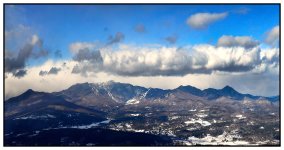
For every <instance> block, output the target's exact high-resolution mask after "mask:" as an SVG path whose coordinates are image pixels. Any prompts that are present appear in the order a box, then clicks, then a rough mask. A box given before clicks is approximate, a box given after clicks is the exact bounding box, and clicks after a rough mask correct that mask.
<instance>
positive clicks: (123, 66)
mask: <svg viewBox="0 0 284 150" xmlns="http://www.w3.org/2000/svg"><path fill="white" fill-rule="evenodd" d="M279 9H280V8H279V5H5V78H6V80H5V82H6V85H9V86H7V87H6V88H5V89H6V90H5V91H6V93H5V95H6V96H13V95H17V94H19V93H20V92H23V91H24V90H26V89H29V88H32V89H34V90H42V91H58V90H62V89H64V88H67V87H68V86H70V85H72V84H75V83H78V82H100V81H101V82H104V81H108V80H115V81H119V82H128V83H131V84H136V85H141V86H148V87H159V88H175V87H177V86H179V85H193V86H196V87H198V88H201V89H205V88H209V87H213V88H222V87H224V86H226V85H230V86H232V87H234V88H235V89H236V90H238V91H240V92H243V93H251V94H255V95H265V96H267V95H268V96H269V95H277V94H279V86H278V84H279V44H278V43H279V30H280V29H279ZM56 51H58V52H59V53H60V54H61V57H60V56H59V55H55V52H56ZM63 63H64V64H65V65H62V64H63ZM52 68H53V69H52ZM51 70H52V71H51ZM62 78H64V79H65V78H69V79H70V80H68V81H65V83H62V85H60V86H58V85H54V81H58V82H60V81H62ZM71 79H72V80H71ZM94 79H96V80H94ZM55 83H56V82H55ZM9 87H18V88H17V89H13V88H9Z"/></svg>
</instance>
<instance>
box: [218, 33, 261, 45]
mask: <svg viewBox="0 0 284 150" xmlns="http://www.w3.org/2000/svg"><path fill="white" fill-rule="evenodd" d="M217 45H218V46H224V47H238V46H240V47H244V48H253V47H256V46H258V45H259V42H258V41H257V40H254V39H253V38H252V37H250V36H229V35H223V36H222V37H220V38H219V39H218V43H217Z"/></svg>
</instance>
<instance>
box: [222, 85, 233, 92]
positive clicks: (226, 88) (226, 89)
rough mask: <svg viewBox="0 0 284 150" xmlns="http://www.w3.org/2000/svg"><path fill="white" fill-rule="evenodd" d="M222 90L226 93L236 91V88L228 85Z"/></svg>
mask: <svg viewBox="0 0 284 150" xmlns="http://www.w3.org/2000/svg"><path fill="white" fill-rule="evenodd" d="M222 90H225V91H236V90H235V89H234V88H232V87H230V86H229V85H226V86H225V87H224V88H223V89H222Z"/></svg>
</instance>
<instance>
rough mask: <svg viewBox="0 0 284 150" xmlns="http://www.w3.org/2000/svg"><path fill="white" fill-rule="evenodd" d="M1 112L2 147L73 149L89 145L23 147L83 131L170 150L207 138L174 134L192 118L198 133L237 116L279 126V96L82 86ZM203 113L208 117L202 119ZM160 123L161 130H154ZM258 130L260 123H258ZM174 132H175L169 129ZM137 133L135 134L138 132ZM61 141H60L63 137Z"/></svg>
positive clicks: (18, 101) (17, 101)
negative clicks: (187, 140) (145, 140)
mask: <svg viewBox="0 0 284 150" xmlns="http://www.w3.org/2000/svg"><path fill="white" fill-rule="evenodd" d="M4 107H5V121H4V122H5V129H4V132H5V145H35V144H39V145H58V144H59V145H72V142H70V139H72V140H71V141H73V142H75V143H76V142H77V143H76V144H78V145H86V144H88V143H86V141H76V140H75V139H73V138H75V137H74V135H70V134H68V136H69V141H68V140H67V141H64V140H63V142H61V143H60V142H59V143H58V141H56V142H54V141H53V142H50V143H48V142H47V143H45V141H44V140H43V141H40V140H37V141H38V142H37V143H30V142H27V141H28V140H34V138H39V137H44V138H50V136H51V135H50V134H51V133H50V132H55V131H54V130H56V131H59V130H60V132H63V131H62V130H64V131H65V130H67V129H69V130H74V132H79V131H75V130H80V129H81V130H84V133H85V130H91V132H94V133H96V134H98V132H105V133H108V134H115V135H119V136H125V135H132V133H133V131H134V132H137V131H143V133H139V134H141V135H139V136H137V135H136V136H137V137H139V138H141V139H144V138H145V137H148V136H153V137H151V138H153V141H152V142H154V143H151V142H150V141H149V142H147V143H144V145H173V143H175V144H177V143H179V142H177V141H184V136H185V135H184V134H185V133H186V134H188V135H193V136H194V137H198V136H199V137H203V138H204V136H205V135H206V134H207V133H206V134H205V133H204V134H201V135H200V132H201V131H199V132H197V133H198V134H197V133H195V132H192V133H191V132H190V133H188V131H184V132H181V129H178V127H179V126H178V124H180V123H181V122H180V121H183V122H185V123H183V124H185V126H187V125H186V124H187V123H186V121H184V120H185V119H186V118H191V119H193V118H192V117H193V116H195V117H197V118H195V119H194V120H195V121H197V119H199V123H198V121H197V124H199V125H201V127H202V128H200V127H199V128H196V129H202V131H203V130H204V129H203V127H206V123H207V122H208V123H207V124H210V125H211V124H213V122H215V123H216V122H218V119H221V120H224V119H225V120H226V119H227V120H226V122H228V123H229V122H230V123H231V124H233V122H234V121H235V120H231V118H230V117H232V115H235V114H236V116H237V115H239V116H241V118H242V116H246V117H245V118H250V117H253V116H254V117H255V118H254V119H257V120H256V121H255V122H261V121H260V118H269V117H270V118H269V119H272V120H273V121H272V122H273V123H271V124H270V126H271V125H274V126H276V127H277V125H279V122H278V123H277V119H275V118H271V115H270V114H272V113H273V114H274V115H275V114H276V115H277V113H278V108H279V96H273V97H263V96H254V95H250V94H242V93H239V92H238V91H236V90H235V89H233V88H232V87H230V86H225V87H224V88H222V89H214V88H208V89H205V90H200V89H198V88H196V87H193V86H190V85H188V86H179V87H178V88H175V89H166V90H165V89H159V88H145V87H141V86H133V85H131V84H126V83H119V82H114V81H109V82H105V83H80V84H75V85H73V86H71V87H69V88H68V89H66V90H62V91H59V92H53V93H46V92H36V91H33V90H31V89H29V90H27V91H26V92H24V93H23V94H21V95H19V96H16V97H13V98H10V99H8V100H6V101H5V102H4ZM206 111H207V114H204V112H206ZM258 111H260V112H262V113H263V114H264V116H259V114H255V112H258ZM274 111H276V112H274ZM194 112H196V113H194ZM188 113H189V114H188ZM202 116H203V117H202ZM208 116H210V118H207V119H209V120H207V122H205V120H202V121H200V119H205V118H206V117H208ZM277 116H278V115H277ZM277 116H276V118H277ZM204 117H205V118H204ZM278 117H279V116H278ZM171 118H180V119H181V120H180V121H178V122H177V120H175V119H173V120H174V122H175V123H173V124H172V125H171V126H170V125H169V126H167V127H165V128H163V127H162V126H163V124H169V123H170V122H171V121H172V119H171ZM237 118H239V117H237ZM148 119H150V120H151V121H150V120H148ZM155 120H156V122H154V123H153V122H152V121H155ZM149 121H150V122H151V123H149ZM191 121H192V120H191ZM242 121H244V120H242ZM158 122H159V123H162V124H157V123H158ZM220 122H222V121H220ZM145 123H146V124H145ZM241 124H243V122H242V123H241ZM261 124H264V123H263V122H261ZM224 125H226V126H227V125H228V124H224V123H223V124H222V126H224ZM130 126H131V127H130ZM134 126H135V127H134ZM185 126H184V127H185ZM195 126H196V124H195V125H194V127H195ZM212 126H213V125H212ZM263 126H264V125H263ZM173 127H175V128H174V129H172V128H173ZM220 127H221V126H220ZM135 128H139V130H138V129H135ZM159 128H162V129H159ZM216 128H218V130H221V129H219V126H216ZM102 129H103V131H102ZM170 129H171V130H170ZM81 130H80V131H81ZM146 130H147V132H146ZM183 130H184V129H183ZM207 130H208V131H207ZM223 130H224V129H222V131H223ZM48 131H50V132H48ZM114 131H115V132H114ZM216 131H217V130H216ZM82 132H83V131H82ZM203 132H205V131H203ZM206 132H208V133H211V132H212V131H210V130H209V129H207V128H206ZM224 132H225V131H223V132H222V133H224ZM43 133H44V134H43ZM165 133H166V134H165ZM169 134H174V135H175V136H173V137H175V139H176V138H177V137H179V138H178V139H179V140H175V142H174V141H173V138H172V137H171V136H168V135H169ZM196 134H197V135H196ZM211 134H213V133H211ZM220 134H221V132H220ZM220 134H219V136H220ZM266 134H267V133H266ZM275 134H276V133H274V132H273V135H271V136H272V137H271V138H272V139H273V138H275V137H274V136H275ZM165 135H167V136H165ZM269 135H270V134H269ZM58 136H62V135H58ZM66 136H67V135H66ZM119 136H118V138H119ZM71 137H72V138H71ZM61 138H63V139H64V137H61ZM82 138H83V139H84V138H85V137H82ZM139 138H138V139H139ZM187 138H188V137H187ZM250 138H251V137H250ZM138 139H135V140H134V139H132V138H131V136H128V138H126V141H127V140H128V141H129V143H128V144H127V143H123V142H122V143H121V141H120V143H117V141H113V140H112V141H109V142H108V143H103V142H102V141H100V142H99V141H97V143H96V142H95V141H96V140H98V139H92V140H91V141H93V143H92V144H95V145H112V144H114V145H143V143H139V142H138V143H139V144H138V143H137V141H139V140H138ZM181 139H183V140H181ZM248 139H249V138H248ZM88 140H90V139H88ZM88 140H87V141H88ZM132 140H133V141H132ZM255 140H259V139H258V138H257V139H255ZM270 140H271V139H270ZM13 142H14V143H13ZM191 142H192V141H191ZM254 142H255V141H254ZM73 144H74V143H73ZM266 144H267V143H266Z"/></svg>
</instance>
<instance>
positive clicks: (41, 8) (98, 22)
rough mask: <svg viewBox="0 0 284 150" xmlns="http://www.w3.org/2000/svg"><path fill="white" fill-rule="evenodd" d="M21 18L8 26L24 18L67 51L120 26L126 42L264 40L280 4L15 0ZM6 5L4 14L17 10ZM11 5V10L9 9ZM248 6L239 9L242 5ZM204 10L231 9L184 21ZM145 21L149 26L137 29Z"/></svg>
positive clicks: (53, 45)
mask: <svg viewBox="0 0 284 150" xmlns="http://www.w3.org/2000/svg"><path fill="white" fill-rule="evenodd" d="M14 7H17V8H18V10H20V11H19V12H16V13H17V14H16V13H15V16H14V17H16V18H20V19H18V20H16V21H15V20H12V21H10V20H9V19H10V18H7V17H6V19H7V20H6V25H7V26H6V28H8V27H9V25H10V26H12V25H13V26H16V25H18V24H23V25H25V26H29V27H31V28H32V29H33V30H34V31H35V32H37V33H38V34H39V36H40V37H41V38H42V39H44V44H45V45H48V47H50V49H60V50H62V52H63V53H66V55H64V56H69V53H68V45H69V44H70V43H72V42H76V41H89V42H93V41H102V42H105V41H107V38H108V37H109V36H110V35H113V34H115V33H116V32H122V33H124V34H125V39H124V41H123V43H131V44H152V43H158V44H165V45H169V44H168V43H167V42H166V41H165V40H164V38H165V37H167V36H171V35H176V36H177V37H178V40H177V42H176V43H175V44H176V45H178V46H183V45H193V44H199V43H216V41H217V39H218V38H219V37H221V36H222V35H234V36H244V35H246V36H252V37H254V38H255V39H257V40H260V41H261V40H263V39H264V37H263V33H264V32H265V31H267V30H269V29H270V28H271V27H273V26H275V25H278V24H279V19H278V18H279V13H278V12H279V6H277V5H217V6H216V5H142V6H141V5H139V6H137V5H81V6H80V5H79V6H78V5H58V6H54V5H16V6H14ZM14 7H8V6H6V7H5V8H6V14H8V13H9V12H10V11H14V10H15V8H14ZM10 9H12V10H10ZM241 10H246V11H247V12H244V13H240V12H239V11H241ZM200 12H209V13H210V12H214V13H221V12H228V13H229V17H227V18H225V19H224V20H222V22H216V23H215V24H213V25H212V26H209V27H208V28H207V29H205V30H194V29H192V28H190V27H189V26H188V25H187V24H186V19H187V18H188V16H190V15H192V14H194V13H200ZM137 24H143V25H144V26H145V29H146V32H145V33H143V34H141V33H137V32H135V31H134V28H135V26H136V25H137Z"/></svg>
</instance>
